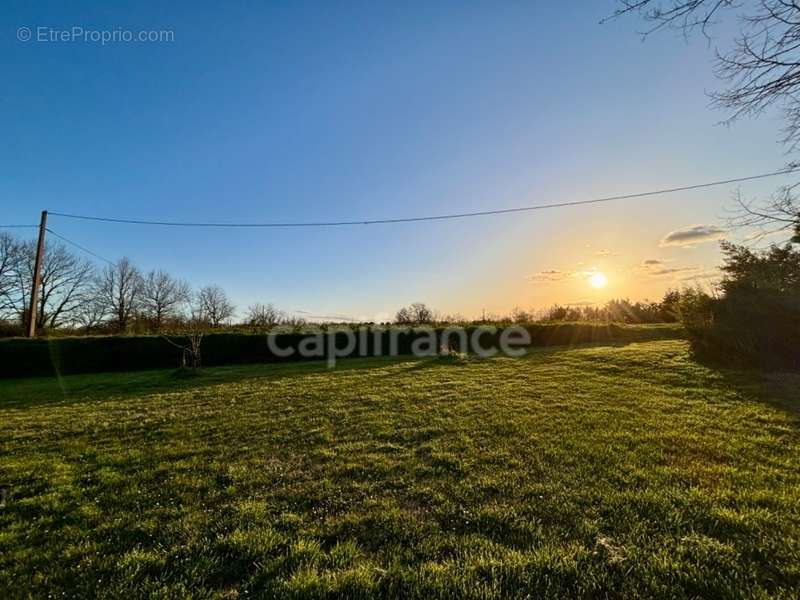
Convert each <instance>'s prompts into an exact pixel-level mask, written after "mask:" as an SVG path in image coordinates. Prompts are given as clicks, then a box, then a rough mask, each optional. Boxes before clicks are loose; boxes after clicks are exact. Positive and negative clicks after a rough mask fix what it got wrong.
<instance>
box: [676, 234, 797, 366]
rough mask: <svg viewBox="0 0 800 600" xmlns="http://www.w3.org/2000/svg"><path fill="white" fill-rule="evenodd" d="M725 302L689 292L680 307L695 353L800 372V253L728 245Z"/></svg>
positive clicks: (725, 246) (785, 247) (724, 269)
mask: <svg viewBox="0 0 800 600" xmlns="http://www.w3.org/2000/svg"><path fill="white" fill-rule="evenodd" d="M722 249H723V252H724V253H725V266H724V267H723V271H724V272H725V274H726V276H725V279H724V280H723V282H722V284H721V290H722V292H723V295H722V297H720V298H711V297H710V296H708V295H707V294H704V293H702V292H700V291H698V290H687V291H684V292H683V293H682V295H681V300H680V302H679V307H680V311H679V312H680V315H681V320H682V322H683V323H684V326H685V328H686V331H687V333H688V335H689V339H690V341H691V344H692V350H693V352H694V354H695V355H696V356H697V357H698V358H700V359H705V360H712V361H714V362H721V363H726V364H733V365H738V366H741V365H750V366H757V367H762V368H794V369H797V368H800V252H798V251H796V250H793V249H792V248H791V246H788V245H787V246H784V247H779V246H772V247H771V248H770V249H769V250H766V251H763V252H753V251H751V250H750V249H748V248H746V247H743V246H735V245H733V244H729V243H723V244H722Z"/></svg>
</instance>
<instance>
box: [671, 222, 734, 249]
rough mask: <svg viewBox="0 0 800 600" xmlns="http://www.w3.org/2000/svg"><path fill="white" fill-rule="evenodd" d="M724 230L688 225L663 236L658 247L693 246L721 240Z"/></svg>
mask: <svg viewBox="0 0 800 600" xmlns="http://www.w3.org/2000/svg"><path fill="white" fill-rule="evenodd" d="M725 233H726V230H725V229H723V228H722V227H717V226H716V225H690V226H688V227H682V228H681V229H676V230H675V231H670V232H669V233H668V234H667V235H665V236H664V237H663V238H662V240H661V242H660V243H659V246H661V247H664V246H693V245H695V244H702V243H705V242H713V241H714V240H718V239H720V238H722V237H723V236H724V235H725Z"/></svg>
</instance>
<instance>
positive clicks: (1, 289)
mask: <svg viewBox="0 0 800 600" xmlns="http://www.w3.org/2000/svg"><path fill="white" fill-rule="evenodd" d="M20 259H21V252H20V243H19V241H18V240H17V239H16V238H15V237H14V236H12V235H10V234H8V233H6V232H0V318H10V317H12V316H13V317H18V316H19V314H17V313H16V309H17V306H18V300H17V296H18V292H19V287H18V285H17V272H18V270H19V264H20Z"/></svg>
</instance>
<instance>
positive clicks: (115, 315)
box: [95, 258, 143, 331]
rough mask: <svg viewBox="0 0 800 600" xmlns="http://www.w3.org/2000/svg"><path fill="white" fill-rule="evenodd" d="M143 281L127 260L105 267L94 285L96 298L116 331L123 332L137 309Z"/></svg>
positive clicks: (137, 270)
mask: <svg viewBox="0 0 800 600" xmlns="http://www.w3.org/2000/svg"><path fill="white" fill-rule="evenodd" d="M142 284H143V279H142V275H141V273H140V272H139V269H137V268H136V267H135V266H134V265H133V263H131V261H130V260H129V259H128V258H122V259H120V260H119V261H117V262H116V263H115V264H113V265H109V266H107V267H106V268H105V269H104V270H103V273H102V274H101V275H100V277H99V278H98V281H97V285H96V288H95V290H96V293H97V297H98V298H99V299H100V300H101V302H102V303H103V305H104V307H105V311H106V313H108V315H109V316H110V317H111V321H112V323H113V324H114V326H115V328H116V329H117V331H125V329H127V327H128V325H129V324H130V321H131V319H132V318H133V316H134V314H135V311H136V310H137V308H138V307H139V301H140V298H141V293H142Z"/></svg>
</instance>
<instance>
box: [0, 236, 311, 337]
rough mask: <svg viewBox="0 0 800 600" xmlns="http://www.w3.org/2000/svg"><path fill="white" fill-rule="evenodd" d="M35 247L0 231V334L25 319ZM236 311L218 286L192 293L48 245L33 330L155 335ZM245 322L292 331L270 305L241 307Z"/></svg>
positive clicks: (219, 320) (163, 277) (157, 276)
mask: <svg viewBox="0 0 800 600" xmlns="http://www.w3.org/2000/svg"><path fill="white" fill-rule="evenodd" d="M35 259H36V243H35V242H34V241H24V240H19V239H18V238H16V237H14V236H12V235H10V234H8V233H6V232H0V321H2V322H3V324H4V326H3V330H4V333H6V334H7V335H8V334H19V333H21V331H22V326H23V325H24V323H26V322H27V321H28V316H29V314H30V294H31V287H32V285H33V278H34V263H35ZM235 315H236V307H235V306H234V304H233V303H232V302H231V301H230V299H229V298H228V295H227V294H226V292H225V290H224V289H223V288H222V287H220V286H219V285H213V284H212V285H206V286H203V287H201V288H199V289H197V290H194V289H192V286H191V285H190V284H189V283H188V282H187V281H186V280H184V279H181V278H180V277H176V276H174V275H171V274H170V273H167V272H166V271H163V270H160V269H153V270H151V271H148V272H144V271H142V270H141V269H139V268H138V267H137V266H136V265H135V264H133V262H132V261H131V260H130V259H128V258H122V259H120V260H118V261H117V262H115V263H112V264H108V265H106V266H105V267H103V268H97V266H96V265H94V264H93V263H92V262H90V261H88V260H86V259H85V258H82V257H80V256H77V255H75V254H74V253H72V252H70V251H69V250H68V249H67V247H66V246H65V245H63V244H61V243H58V242H55V243H51V242H48V243H47V245H46V248H45V252H44V257H43V261H42V267H41V284H40V287H39V300H38V306H37V309H36V329H37V331H39V332H44V331H54V330H80V331H82V332H85V333H124V332H127V331H131V330H133V331H136V332H160V331H164V330H167V329H184V328H186V327H187V326H189V325H197V324H202V325H203V326H205V327H208V328H216V327H221V326H223V325H226V324H229V323H231V322H232V320H233V318H234V316H235ZM246 319H247V321H246V322H247V323H248V324H249V325H252V326H254V327H263V328H270V327H273V326H275V325H277V324H279V323H281V324H289V325H292V326H297V325H298V321H299V320H298V319H295V318H292V317H290V316H288V315H286V314H285V313H283V312H281V311H278V310H277V309H276V308H275V307H274V306H273V305H271V304H260V303H257V304H254V305H252V306H250V307H248V309H247V313H246Z"/></svg>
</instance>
